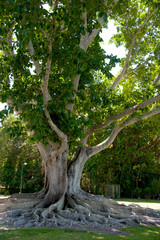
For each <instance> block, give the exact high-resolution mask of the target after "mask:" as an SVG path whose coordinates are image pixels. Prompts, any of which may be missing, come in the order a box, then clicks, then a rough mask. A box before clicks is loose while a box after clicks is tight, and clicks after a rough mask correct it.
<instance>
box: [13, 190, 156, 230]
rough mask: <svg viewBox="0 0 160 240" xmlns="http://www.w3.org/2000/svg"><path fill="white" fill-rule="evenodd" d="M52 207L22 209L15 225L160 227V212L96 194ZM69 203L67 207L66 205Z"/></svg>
mask: <svg viewBox="0 0 160 240" xmlns="http://www.w3.org/2000/svg"><path fill="white" fill-rule="evenodd" d="M65 200H66V201H64V196H63V197H62V198H61V199H60V200H59V201H58V202H57V203H55V204H52V205H50V206H49V207H48V208H43V207H35V208H34V209H32V210H29V209H27V210H22V209H18V210H16V211H15V212H14V213H13V218H14V219H13V223H14V226H20V225H23V226H24V227H28V226H29V227H42V226H43V227H47V226H48V227H51V226H52V227H65V228H75V227H77V226H79V228H81V227H82V226H83V227H86V226H89V227H90V228H92V229H94V228H95V229H97V228H98V229H105V228H108V227H114V228H117V229H119V228H122V227H123V226H137V225H147V224H148V225H149V224H150V225H154V224H157V223H158V224H159V226H160V213H158V212H155V211H154V210H151V209H144V208H141V207H138V206H137V205H131V206H125V205H120V204H118V203H116V202H115V201H113V200H109V199H105V198H102V197H100V198H97V197H96V198H95V199H94V196H93V195H92V196H91V199H89V196H88V195H87V197H85V198H84V199H83V196H82V195H80V194H79V195H72V196H71V195H67V196H66V199H65ZM64 203H65V205H64Z"/></svg>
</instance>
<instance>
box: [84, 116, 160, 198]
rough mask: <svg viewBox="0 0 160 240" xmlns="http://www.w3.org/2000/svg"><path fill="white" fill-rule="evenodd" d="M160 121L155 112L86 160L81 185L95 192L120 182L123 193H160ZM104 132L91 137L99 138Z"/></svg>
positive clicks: (100, 192) (94, 140)
mask: <svg viewBox="0 0 160 240" xmlns="http://www.w3.org/2000/svg"><path fill="white" fill-rule="evenodd" d="M158 122H159V117H158V116H157V117H155V116H154V117H153V118H150V119H147V120H144V121H143V122H138V123H136V124H135V125H133V126H130V127H128V128H125V129H123V130H122V131H121V132H120V133H119V135H118V136H117V138H116V139H115V141H114V142H113V143H112V145H111V146H110V148H108V149H106V150H104V151H102V152H101V153H99V154H98V155H96V156H93V157H92V158H91V159H90V160H89V161H88V162H87V163H86V165H85V168H84V172H83V178H82V187H83V188H84V189H85V190H88V191H90V192H91V193H93V194H100V195H105V194H106V186H107V184H120V186H121V196H122V197H139V196H140V197H141V198H142V197H149V196H150V197H155V196H157V197H159V196H158V193H159V190H158V191H157V188H158V185H159V184H158V180H159V178H160V171H159V169H160V168H159V164H160V159H159V151H160V138H159V134H160V133H159V130H160V129H159V126H158ZM103 134H105V133H103ZM103 134H99V135H97V136H94V137H93V138H92V139H90V141H91V142H92V141H93V142H94V143H95V142H96V141H99V138H101V137H102V136H103ZM92 144H93V143H92ZM154 183H155V184H154ZM152 184H154V185H155V186H154V187H153V186H152ZM156 185H157V186H156ZM153 188H156V189H155V191H153ZM137 194H138V195H137Z"/></svg>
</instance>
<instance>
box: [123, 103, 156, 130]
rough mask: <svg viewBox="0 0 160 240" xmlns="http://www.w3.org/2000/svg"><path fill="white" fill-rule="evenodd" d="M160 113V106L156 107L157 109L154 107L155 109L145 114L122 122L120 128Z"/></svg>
mask: <svg viewBox="0 0 160 240" xmlns="http://www.w3.org/2000/svg"><path fill="white" fill-rule="evenodd" d="M159 113H160V108H156V109H154V110H152V111H150V112H148V113H144V114H143V115H140V116H136V117H134V118H131V119H129V120H127V121H126V122H122V123H121V124H120V128H121V129H123V128H124V127H127V126H129V125H132V124H133V123H136V122H138V121H141V120H143V119H145V118H148V117H152V116H154V115H157V114H159Z"/></svg>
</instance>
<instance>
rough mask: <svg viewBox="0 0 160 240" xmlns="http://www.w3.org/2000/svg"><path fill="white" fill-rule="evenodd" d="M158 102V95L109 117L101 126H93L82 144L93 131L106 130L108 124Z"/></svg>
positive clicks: (159, 97)
mask: <svg viewBox="0 0 160 240" xmlns="http://www.w3.org/2000/svg"><path fill="white" fill-rule="evenodd" d="M158 100H160V94H158V95H156V96H155V97H153V98H150V99H147V100H145V101H143V102H142V103H140V104H138V105H135V106H134V107H131V108H128V109H126V110H124V111H123V112H121V113H120V114H117V115H115V116H113V117H111V118H110V119H108V120H107V121H106V122H105V123H103V124H101V125H97V126H94V127H92V128H90V129H89V130H88V131H87V132H86V133H85V135H86V138H85V139H84V143H85V144H86V143H87V140H88V137H89V136H90V135H91V134H92V133H94V132H95V131H97V130H100V129H104V128H106V127H107V126H109V125H110V124H112V123H113V122H115V121H117V120H119V119H121V118H122V117H125V116H127V115H128V116H130V115H131V114H132V113H135V112H137V111H138V110H139V109H141V108H143V107H146V106H148V105H149V104H151V103H154V102H156V101H158Z"/></svg>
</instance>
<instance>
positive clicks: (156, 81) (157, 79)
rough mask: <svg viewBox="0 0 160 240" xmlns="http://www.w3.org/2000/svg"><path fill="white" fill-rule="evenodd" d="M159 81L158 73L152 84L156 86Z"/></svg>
mask: <svg viewBox="0 0 160 240" xmlns="http://www.w3.org/2000/svg"><path fill="white" fill-rule="evenodd" d="M159 81H160V75H158V77H157V78H156V79H155V81H154V83H153V85H154V86H157V85H158V84H159Z"/></svg>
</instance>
